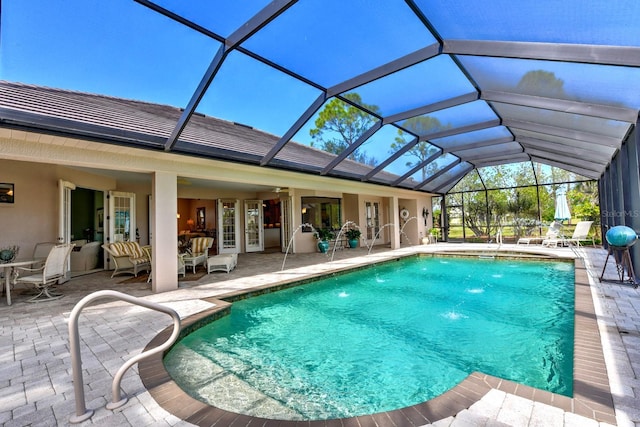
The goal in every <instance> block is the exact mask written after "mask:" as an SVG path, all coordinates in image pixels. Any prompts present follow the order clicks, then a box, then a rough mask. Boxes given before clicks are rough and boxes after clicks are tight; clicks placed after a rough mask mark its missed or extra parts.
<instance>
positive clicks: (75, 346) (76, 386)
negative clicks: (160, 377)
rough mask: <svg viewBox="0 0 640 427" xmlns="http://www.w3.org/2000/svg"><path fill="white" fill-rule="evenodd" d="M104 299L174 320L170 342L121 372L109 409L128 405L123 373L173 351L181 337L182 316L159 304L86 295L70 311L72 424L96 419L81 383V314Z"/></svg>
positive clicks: (103, 293) (110, 294)
mask: <svg viewBox="0 0 640 427" xmlns="http://www.w3.org/2000/svg"><path fill="white" fill-rule="evenodd" d="M102 298H115V299H119V300H122V301H126V302H129V303H131V304H136V305H139V306H142V307H146V308H149V309H151V310H156V311H160V312H162V313H166V314H168V315H170V316H171V317H172V318H173V333H172V334H171V336H170V337H169V339H168V340H167V341H165V342H164V343H163V344H161V345H159V346H157V347H155V348H152V349H151V350H147V351H145V352H143V353H140V354H139V355H137V356H135V357H132V358H131V359H130V360H128V361H127V362H125V364H124V365H122V366H121V367H120V369H118V372H116V374H115V376H114V377H113V383H112V386H111V391H112V395H113V400H112V401H111V402H110V403H108V404H107V406H106V408H107V409H112V410H113V409H116V408H119V407H120V406H122V405H124V404H125V403H127V400H128V399H127V397H126V396H123V397H121V389H120V382H121V381H122V377H123V375H124V373H125V372H126V371H127V369H129V368H130V367H131V366H133V365H135V364H136V363H138V362H139V361H140V360H142V359H145V358H147V357H149V356H152V355H154V354H156V353H159V352H161V351H164V350H166V349H168V348H169V347H171V346H172V345H173V343H174V342H176V340H177V339H178V334H179V333H180V316H179V315H178V313H177V312H176V311H175V310H173V309H171V308H169V307H165V306H163V305H160V304H156V303H154V302H150V301H146V300H143V299H141V298H136V297H134V296H131V295H127V294H123V293H122V292H117V291H110V290H104V291H97V292H94V293H92V294H89V295H87V296H86V297H84V298H82V299H81V300H80V301H78V303H77V304H76V305H75V307H73V310H72V311H71V315H70V316H69V344H70V352H71V367H72V370H73V390H74V393H75V397H76V415H75V416H72V417H71V419H70V420H69V421H70V422H71V423H72V424H77V423H81V422H83V421H86V420H88V419H89V418H91V417H92V416H93V413H94V411H93V410H92V409H87V407H86V404H85V399H84V383H83V380H82V357H81V356H80V334H79V332H78V317H79V316H80V312H81V311H82V309H83V308H84V307H85V306H86V305H88V304H89V303H90V302H93V301H95V300H98V299H102Z"/></svg>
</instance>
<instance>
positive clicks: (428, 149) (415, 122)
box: [391, 116, 451, 181]
mask: <svg viewBox="0 0 640 427" xmlns="http://www.w3.org/2000/svg"><path fill="white" fill-rule="evenodd" d="M402 126H403V127H404V128H406V129H408V130H409V131H411V132H412V133H414V134H416V135H419V136H424V135H429V134H431V133H434V132H437V131H441V130H445V129H450V128H451V125H450V124H447V125H443V124H442V123H440V120H438V119H437V118H435V117H429V116H418V117H411V118H410V119H408V120H406V121H405V122H404V123H403V124H402ZM407 136H408V134H407V133H406V132H404V131H403V130H402V129H398V136H397V137H396V139H395V142H393V143H392V144H391V154H393V153H395V152H397V151H398V150H400V149H402V147H404V146H405V145H406V144H407V143H408V142H409V141H410V140H411V139H412V138H411V139H410V138H407ZM437 151H438V149H437V148H436V147H434V146H433V145H431V144H429V142H427V141H420V142H418V143H417V144H415V145H414V146H413V147H411V149H410V150H409V151H407V154H409V155H411V156H413V157H415V160H414V161H408V162H407V163H406V164H405V165H406V166H407V167H408V168H413V167H415V166H417V165H419V164H422V163H423V162H424V161H425V160H426V159H428V158H429V157H431V156H432V155H433V154H434V153H436V152H437ZM437 168H438V165H437V163H435V162H432V163H429V164H428V165H425V166H424V167H423V168H422V181H424V180H426V179H427V178H428V177H429V176H431V175H433V174H434V173H435V172H436V169H437Z"/></svg>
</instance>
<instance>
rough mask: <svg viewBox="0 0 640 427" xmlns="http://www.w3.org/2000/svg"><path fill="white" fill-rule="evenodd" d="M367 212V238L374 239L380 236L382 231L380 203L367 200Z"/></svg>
mask: <svg viewBox="0 0 640 427" xmlns="http://www.w3.org/2000/svg"><path fill="white" fill-rule="evenodd" d="M365 213H366V215H367V240H370V241H372V240H373V239H375V238H376V237H378V231H380V205H379V204H378V202H365ZM373 243H374V242H372V243H371V244H373Z"/></svg>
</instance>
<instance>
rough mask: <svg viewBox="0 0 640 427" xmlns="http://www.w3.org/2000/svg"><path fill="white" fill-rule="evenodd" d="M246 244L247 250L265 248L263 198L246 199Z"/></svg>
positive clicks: (253, 250)
mask: <svg viewBox="0 0 640 427" xmlns="http://www.w3.org/2000/svg"><path fill="white" fill-rule="evenodd" d="M244 245H245V251H246V252H260V251H263V250H264V220H263V210H262V200H245V201H244Z"/></svg>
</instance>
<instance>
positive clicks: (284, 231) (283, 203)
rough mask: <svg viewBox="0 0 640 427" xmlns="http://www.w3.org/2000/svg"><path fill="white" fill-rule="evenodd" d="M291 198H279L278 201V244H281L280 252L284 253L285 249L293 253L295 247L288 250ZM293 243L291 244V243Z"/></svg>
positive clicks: (290, 235) (290, 232)
mask: <svg viewBox="0 0 640 427" xmlns="http://www.w3.org/2000/svg"><path fill="white" fill-rule="evenodd" d="M291 205H292V203H291V197H287V198H284V197H283V198H281V199H280V215H282V216H281V217H280V224H281V226H280V227H281V228H280V242H281V245H282V246H281V250H282V252H284V253H286V252H287V249H288V250H289V251H290V252H291V253H294V252H295V247H291V248H289V242H290V241H291V237H292V230H291V218H292V216H291ZM292 243H293V242H292Z"/></svg>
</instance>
